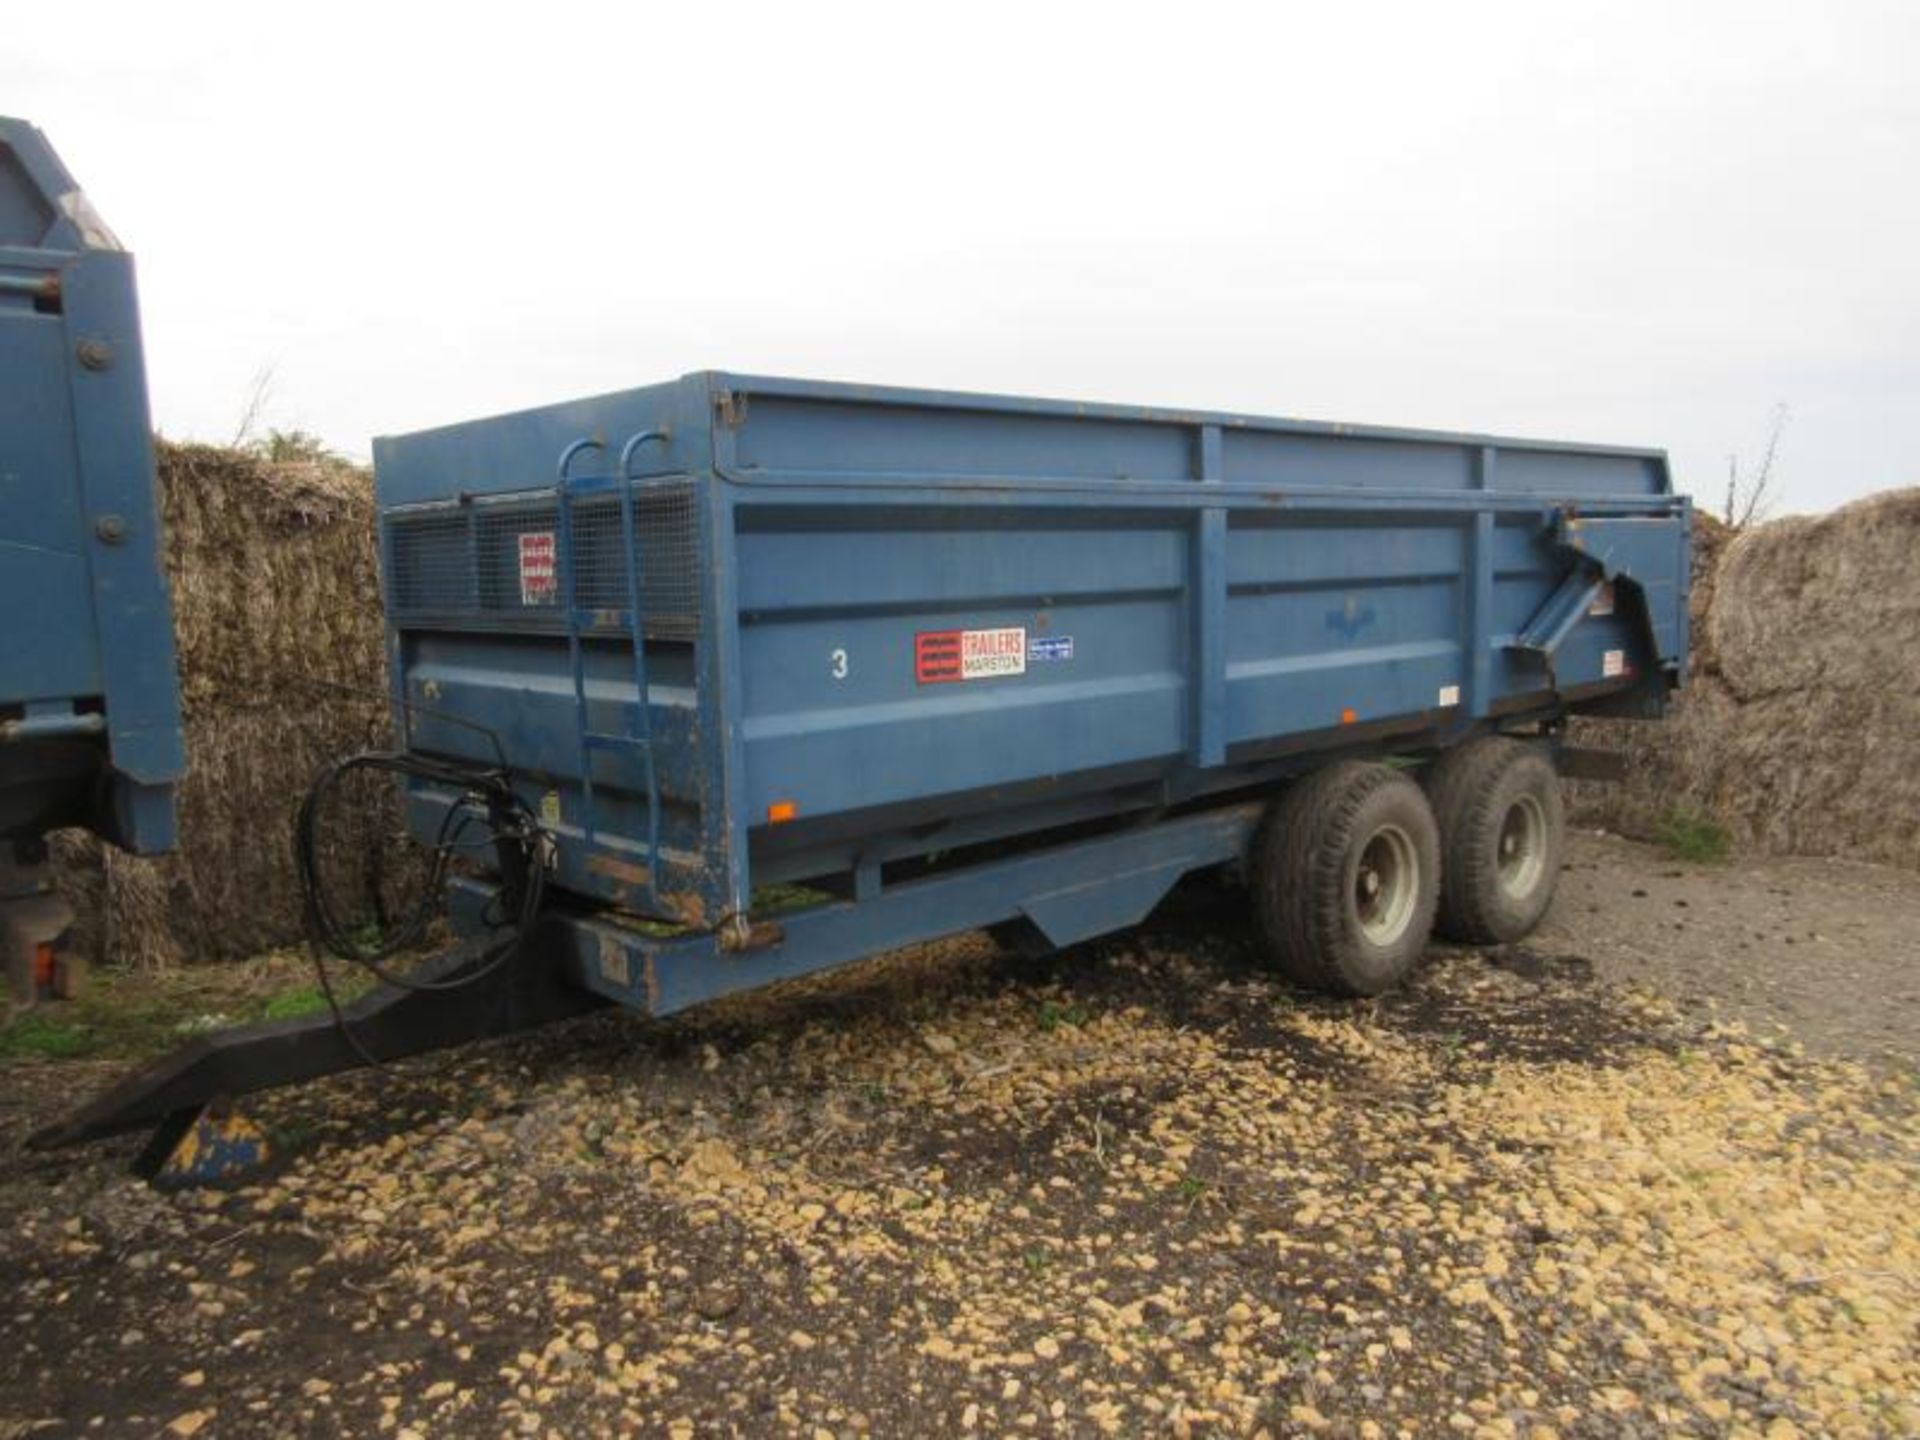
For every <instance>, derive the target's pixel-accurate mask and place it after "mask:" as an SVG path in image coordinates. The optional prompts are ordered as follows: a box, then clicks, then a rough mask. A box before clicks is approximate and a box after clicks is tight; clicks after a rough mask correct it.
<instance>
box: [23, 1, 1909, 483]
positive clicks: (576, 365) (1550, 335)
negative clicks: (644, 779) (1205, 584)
mask: <svg viewBox="0 0 1920 1440" xmlns="http://www.w3.org/2000/svg"><path fill="white" fill-rule="evenodd" d="M1916 75H1920V4H1912V3H1886V4H1875V3H1837V0H1830V3H1812V0H1799V3H1793V4H1776V3H1752V0H1748V3H1728V4H1719V3H1694V4H1666V3H1663V4H1646V5H1638V4H1621V3H1614V4H1547V3H1525V4H1474V3H1470V0H1452V3H1444V4H1439V3H1426V4H1418V5H1389V4H1346V5H1339V6H1334V5H1325V4H1314V5H1305V4H1302V5H1278V4H1275V5H1264V6H1249V7H1245V8H1238V7H1231V8H1230V7H1215V6H1211V5H1206V4H1199V3H1191V0H1180V3H1171V0H1169V3H1162V4H1158V5H1152V6H1128V5H1121V4H1102V5H1087V6H1066V5H1061V6H1054V5H1048V4H1045V3H1042V0H1027V3H1023V4H1017V5H1000V4H992V3H977V0H970V3H967V4H962V5H941V6H937V7H935V6H916V5H911V4H905V3H894V4H880V5H872V6H841V5H834V4H828V3H797V4H796V3H789V4H780V5H759V4H754V3H747V0H729V3H726V4H713V5H699V4H688V3H678V4H674V5H670V6H668V5H663V6H659V7H654V6H649V5H642V4H629V5H620V6H608V7H606V8H605V9H598V8H595V7H581V6H574V5H569V4H562V3H546V4H536V5H526V4H517V5H504V6H500V7H497V9H495V8H490V7H486V6H481V5H453V6H447V7H444V8H440V9H435V8H430V7H426V6H417V7H416V6H412V5H402V4H399V3H388V4H385V5H381V6H377V7H366V8H357V7H355V6H352V5H348V4H330V5H326V6H298V7H294V6H274V5H265V4H258V3H251V4H246V5H239V6H232V7H219V6H196V5H190V4H166V5H155V4H150V3H149V4H137V5H119V4H101V3H94V4H89V5H86V6H83V7H55V8H53V9H48V8H46V7H28V6H10V7H8V8H7V11H6V13H5V15H4V17H0V111H4V112H7V113H12V114H16V115H20V116H23V117H25V118H27V119H30V120H33V121H35V122H36V123H37V124H39V125H40V126H41V127H42V128H44V129H45V130H46V131H47V132H48V133H49V135H50V136H51V137H52V139H53V141H54V143H55V145H56V146H57V147H58V148H59V149H60V151H61V152H62V154H63V156H64V157H65V159H66V161H67V163H68V165H69V166H70V168H72V169H73V171H74V172H75V174H76V175H77V177H78V178H79V180H80V182H81V183H82V184H83V185H84V186H85V187H86V188H87V190H88V192H89V193H90V194H91V196H92V197H93V199H94V201H95V203H96V205H97V206H98V207H99V209H100V211H101V213H102V214H103V215H104V216H105V217H106V219H107V220H108V222H109V223H110V224H111V225H112V226H113V227H114V228H115V229H116V230H117V231H118V232H119V234H120V236H121V238H122V239H123V240H124V241H126V242H127V244H128V245H129V247H130V248H132V249H133V250H134V251H135V252H136V253H137V255H138V257H139V262H140V274H141V284H142V291H143V300H144V306H145V321H146V328H147V339H148V350H149V371H150V375H151V384H152V389H153V397H154V411H155V419H156V422H157V423H158V425H159V426H160V427H161V428H162V429H163V430H164V431H165V432H166V433H168V434H170V435H174V436H182V437H196V438H211V439H224V438H227V437H228V436H230V435H231V433H232V431H233V429H234V426H235V424H236V422H237V420H238V418H239V416H240V414H241V412H242V410H243V408H244V406H245V403H246V398H247V395H248V391H249V386H250V382H251V380H252V377H253V376H254V375H255V374H256V372H258V371H259V370H260V369H261V367H262V366H263V365H266V364H269V363H271V364H272V365H273V366H274V367H275V376H276V379H275V386H274V390H273V395H272V402H271V406H270V409H269V412H268V415H267V420H268V422H269V423H271V424H276V425H280V426H283V427H290V426H299V427H302V428H306V429H309V430H313V431H316V432H318V433H319V434H320V435H322V436H323V437H325V438H326V439H327V440H328V441H330V442H331V443H332V444H334V445H335V446H336V447H338V448H340V449H342V450H345V451H347V452H349V453H352V454H355V455H360V456H364V455H366V454H367V453H368V452H369V448H370V447H369V442H370V439H371V437H372V436H374V435H376V434H381V433H389V432H394V431H402V430H409V429H415V428H419V427H422V426H426V425H430V424H437V423H441V422H444V421H449V420H457V419H463V418H468V417H472V416H477V415H482V414H486V413H490V412H493V411H497V410H502V409H508V408H515V407H519V406H524V405H530V404H537V403H541V402H544V401H548V400H558V399H563V398H567V397H570V396H573V395H578V394H586V393H591V392H595V391H600V390H609V389H618V388H621V387H624V386H628V385H635V384H642V383H648V382H651V381H654V380H659V379H664V378H668V377H670V376H672V375H676V374H679V373H681V372H684V371H687V370H694V369H701V368H706V367H710V366H711V367H718V368H730V369H738V370H751V371H765V372H772V373H782V374H794V375H805V376H813V377H819V378H828V379H848V380H868V381H881V382H889V383H896V384H908V385H929V386H939V387H948V388H956V389H978V390H999V391H1012V392H1019V393H1032V394H1042V395H1054V396H1066V397H1073V398H1084V399H1100V400H1122V401H1141V402H1150V403H1164V404H1183V405H1195V406H1206V407H1211V408H1220V409H1239V410H1250V411H1255V412H1264V413H1270V414H1287V415H1302V416H1309V417H1314V418H1323V419H1345V420H1362V421H1376V422H1381V423H1386V424H1408V425H1426V426H1439V427H1445V428H1463V429H1475V430H1493V431H1507V432H1515V433H1520V434H1534V435H1543V436H1548V437H1555V438H1568V439H1589V440H1601V441H1619V442H1625V443H1636V444H1652V445H1663V446H1665V447H1667V448H1668V449H1669V450H1670V451H1671V452H1672V455H1673V458H1674V462H1675V467H1676V473H1677V475H1678V477H1679V479H1680V481H1681V483H1682V485H1683V486H1685V487H1686V488H1689V489H1691V490H1693V491H1694V492H1695V493H1696V494H1699V495H1701V496H1703V497H1705V498H1710V499H1715V500H1717V498H1718V496H1719V493H1720V491H1721V489H1722V488H1723V486H1724V483H1725V473H1726V465H1727V456H1728V454H1729V452H1733V451H1738V452H1740V454H1741V455H1742V456H1743V457H1744V458H1745V459H1746V460H1747V461H1748V462H1749V463H1752V462H1754V461H1756V460H1757V458H1758V454H1759V452H1760V450H1761V449H1762V448H1763V446H1764V443H1765V438H1766V432H1767V428H1768V417H1769V412H1770V411H1771V409H1772V407H1773V406H1774V405H1775V403H1776V402H1780V401H1784V402H1786V403H1787V404H1788V405H1789V406H1790V407H1791V411H1792V415H1791V420H1790V422H1789V424H1788V426H1787V429H1786V432H1785V436H1784V440H1783V444H1782V449H1781V456H1780V462H1779V470H1780V478H1781V480H1782V482H1783V484H1784V488H1785V505H1784V507H1783V508H1788V509H1799V510H1814V509H1824V508H1827V507H1829V506H1831V505H1834V504H1837V503H1840V502H1842V501H1844V500H1846V499H1849V498H1852V497H1854V496H1857V495H1861V494H1864V493H1866V492H1868V491H1871V490H1876V489H1883V488H1886V487H1889V486H1894V485H1911V484H1916V483H1920V183H1917V180H1916V177H1920V80H1916Z"/></svg>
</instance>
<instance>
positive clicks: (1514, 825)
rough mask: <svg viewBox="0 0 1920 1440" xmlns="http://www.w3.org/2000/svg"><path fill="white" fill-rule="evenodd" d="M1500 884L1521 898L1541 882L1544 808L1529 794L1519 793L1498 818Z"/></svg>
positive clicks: (1544, 848) (1544, 857)
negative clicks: (1519, 795)
mask: <svg viewBox="0 0 1920 1440" xmlns="http://www.w3.org/2000/svg"><path fill="white" fill-rule="evenodd" d="M1497 856H1498V860H1499V873H1500V888H1501V890H1502V891H1504V892H1505V893H1506V894H1507V895H1509V896H1510V897H1512V898H1513V899H1515V900H1524V899H1526V898H1527V897H1528V896H1529V895H1531V894H1533V892H1534V890H1535V889H1536V888H1537V887H1538V886H1539V884H1540V876H1541V874H1542V872H1543V871H1545V870H1546V868H1547V812H1546V811H1545V810H1544V809H1542V808H1541V805H1540V802H1539V800H1538V799H1536V798H1535V797H1534V796H1532V795H1522V796H1521V797H1520V798H1519V799H1518V800H1516V801H1514V802H1513V804H1511V805H1509V806H1508V807H1507V813H1506V814H1505V815H1504V816H1502V817H1501V819H1500V840H1499V849H1498V851H1497Z"/></svg>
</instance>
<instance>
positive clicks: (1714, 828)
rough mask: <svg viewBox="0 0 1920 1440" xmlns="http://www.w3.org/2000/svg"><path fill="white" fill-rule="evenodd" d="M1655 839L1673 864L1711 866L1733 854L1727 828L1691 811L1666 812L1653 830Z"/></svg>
mask: <svg viewBox="0 0 1920 1440" xmlns="http://www.w3.org/2000/svg"><path fill="white" fill-rule="evenodd" d="M1653 836H1654V839H1655V840H1657V841H1659V843H1660V847H1661V848H1662V849H1664V850H1665V851H1666V852H1667V853H1668V854H1669V855H1671V856H1673V858H1674V859H1676V860H1689V861H1692V862H1694V863H1696V864H1701V865H1712V864H1717V863H1718V862H1720V861H1722V860H1724V859H1726V858H1727V856H1728V855H1729V854H1730V853H1731V852H1732V850H1733V837H1732V836H1731V835H1729V834H1728V833H1727V827H1726V826H1724V825H1721V824H1718V823H1716V822H1715V821H1712V820H1709V819H1707V818H1706V816H1704V815H1700V814H1697V813H1695V812H1694V811H1692V810H1669V811H1668V812H1667V813H1666V814H1665V815H1664V816H1662V817H1661V818H1660V820H1659V821H1657V822H1656V823H1655V825H1654V827H1653Z"/></svg>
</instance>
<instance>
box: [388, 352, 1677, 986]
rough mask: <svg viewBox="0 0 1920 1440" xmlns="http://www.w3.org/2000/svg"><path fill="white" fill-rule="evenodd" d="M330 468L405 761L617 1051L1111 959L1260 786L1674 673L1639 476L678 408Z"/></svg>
mask: <svg viewBox="0 0 1920 1440" xmlns="http://www.w3.org/2000/svg"><path fill="white" fill-rule="evenodd" d="M375 463H376V470H377V475H378V487H379V497H380V503H381V511H382V518H381V525H382V540H383V546H384V559H385V567H386V585H387V606H388V614H389V618H390V621H391V626H392V637H393V659H394V665H393V674H394V680H395V685H396V687H397V690H396V703H397V706H398V708H399V711H400V713H402V714H405V715H407V716H408V717H409V741H408V743H409V746H410V747H411V748H412V749H414V750H417V751H422V752H428V753H432V754H435V755H445V756H457V757H463V758H466V759H468V760H473V761H476V762H481V761H486V760H488V759H489V758H490V757H491V756H493V755H494V754H496V753H497V754H498V755H499V756H500V757H502V758H503V759H504V763H505V765H506V766H507V767H508V768H509V769H510V770H511V771H512V773H513V775H514V777H515V783H516V785H518V786H519V787H520V789H521V791H522V793H523V795H524V798H525V799H526V801H527V803H528V804H530V805H532V806H534V807H536V808H537V809H538V811H539V813H540V814H541V815H542V816H543V818H544V820H545V823H546V826H547V828H548V830H549V831H550V832H551V835H552V837H553V841H554V846H553V853H552V857H551V860H552V863H551V873H550V876H549V880H548V883H549V885H550V886H551V887H554V888H557V889H559V890H561V891H564V892H565V893H566V895H567V896H568V897H570V899H571V900H572V901H573V902H575V906H574V908H573V909H571V910H568V911H566V912H565V913H566V914H568V915H569V917H570V921H569V924H568V926H567V927H564V928H565V930H566V935H567V942H566V947H565V948H566V950H567V953H568V955H569V957H570V958H569V960H568V962H567V963H568V964H569V965H571V966H572V967H573V968H574V969H575V970H576V971H577V972H578V978H579V980H580V982H581V983H582V984H584V985H586V986H588V987H590V988H593V989H595V990H597V991H599V992H601V993H603V994H605V995H607V996H609V997H611V998H613V999H616V1000H619V1001H621V1002H623V1003H627V1004H632V1005H637V1006H639V1007H641V1008H643V1009H646V1010H649V1011H653V1012H656V1013H658V1012H664V1011H670V1010H673V1009H677V1008H680V1007H682V1006H685V1005H688V1004H693V1003H696V1002H698V1001H700V1000H703V999H706V998H709V997H711V996H713V995H716V994H720V993H724V992H726V991H729V990H734V989H738V988H741V987H743V986H748V985H754V984H759V983H762V982H764V981H767V980H770V979H775V978H780V977H783V976H787V975H792V974H797V973H804V972H806V971H809V970H813V969H817V968H820V967H822V966H825V965H831V964H835V963H839V962H840V961H843V960H847V959H852V958H856V957H858V956H860V955H864V954H870V953H873V952H875V951H877V950H880V949H884V948H887V947H890V946H893V945H897V944H902V943H907V942H910V941H914V940H920V939H925V938H929V937H931V936H934V935H938V934H943V933H948V932H951V931H953V930H957V929H962V928H970V927H972V926H976V925H981V924H995V923H1001V922H1014V921H1018V922H1023V923H1026V924H1030V925H1032V926H1033V927H1036V928H1037V929H1038V930H1039V932H1040V933H1041V934H1042V935H1044V937H1045V938H1046V939H1047V940H1048V941H1050V942H1052V943H1054V944H1065V943H1068V942H1071V941H1075V940H1079V939H1083V938H1086V937H1088V936H1090V935H1094V934H1098V933H1100V932H1102V931H1105V930H1109V929H1113V928H1116V927H1119V926H1123V925H1127V924H1130V923H1133V922H1135V921H1137V920H1139V919H1140V918H1141V917H1142V916H1143V915H1144V914H1145V913H1146V912H1147V911H1148V910H1149V909H1151V908H1152V906H1153V904H1154V903H1155V902H1156V901H1157V900H1158V899H1159V898H1160V896H1161V895H1162V894H1163V893H1164V892H1165V890H1166V889H1167V888H1168V887H1169V886H1170V885H1171V884H1172V883H1173V881H1174V880H1175V879H1177V878H1178V876H1179V875H1180V874H1182V873H1184V872H1185V871H1187V870H1189V869H1193V868H1197V867H1199V866H1201V865H1206V864H1212V863H1217V862H1219V861H1223V860H1229V859H1235V858H1239V857H1241V856H1242V855H1243V854H1244V853H1245V851H1246V849H1247V845H1248V843H1249V840H1250V837H1251V835H1252V833H1253V831H1254V830H1255V828H1256V827H1257V825H1258V823H1259V820H1260V817H1261V815H1262V814H1263V813H1264V811H1265V809H1266V806H1267V801H1268V799H1269V798H1270V796H1271V795H1272V793H1273V792H1274V790H1275V787H1277V786H1278V785H1279V784H1280V783H1281V782H1283V781H1285V780H1286V779H1288V778H1290V777H1293V776H1298V775H1301V774H1304V773H1306V772H1308V771H1310V770H1314V769H1316V768H1318V767H1320V766H1322V765H1324V764H1325V763H1326V762H1327V761H1328V760H1329V759H1332V758H1335V757H1341V756H1356V755H1382V754H1397V755H1404V756H1411V757H1434V756H1438V755H1440V754H1441V753H1443V752H1446V751H1449V750H1452V749H1454V748H1456V747H1459V746H1460V745H1461V744H1462V743H1463V742H1465V741H1467V740H1470V739H1473V738H1475V737H1478V736H1483V735H1489V734H1493V733H1496V732H1501V731H1509V732H1516V731H1517V732H1526V733H1541V732H1543V731H1545V732H1551V730H1552V728H1553V727H1554V726H1555V725H1556V724H1557V723H1558V721H1559V720H1560V719H1561V718H1562V717H1564V716H1565V715H1566V714H1568V713H1569V712H1571V711H1576V710H1596V711H1605V712H1607V713H1614V714H1622V713H1637V714H1646V715H1652V714H1657V713H1658V712H1659V711H1660V709H1661V707H1662V705H1663V704H1664V701H1665V699H1666V697H1667V695H1668V693H1669V691H1670V690H1671V689H1672V688H1673V687H1674V686H1675V685H1676V684H1677V683H1678V681H1679V677H1680V675H1681V674H1682V673H1683V670H1684V667H1685V661H1686V644H1687V635H1686V624H1685V616H1686V587H1687V574H1688V543H1689V526H1688V516H1687V501H1686V500H1685V499H1684V498H1681V497H1676V496H1675V495H1674V494H1673V493H1672V487H1671V483H1670V479H1669V475H1668V470H1667V465H1666V461H1665V458H1664V456H1663V455H1662V454H1660V453H1658V452H1654V451H1646V450H1627V449H1616V448H1604V447H1596V446H1578V445H1556V444H1544V443H1539V442H1533V441H1516V440H1500V439H1493V438H1488V437H1480V436H1465V435H1451V434H1435V433H1426V432H1415V431H1404V430H1387V429H1373V428H1365V427H1357V426H1345V425H1325V424H1310V423H1302V422H1297V421H1283V420H1267V419H1259V418H1254V417H1248V416H1238V415H1216V414H1203V413H1189V412H1180V411H1170V410H1157V409H1140V408H1130V407H1119V406H1096V405H1080V404H1064V403H1056V402H1047V401H1036V400H1022V399H1007V398H997V397H988V396H974V395H955V394H941V393H928V392H916V391H905V390H889V389H881V388H873V387H862V386H845V385H830V384H818V383H811V382H801V381H791V380H772V379H763V378H752V377H744V376H734V375H726V374H715V373H705V374H696V375H690V376H687V377H685V378H683V379H681V380H678V381H675V382H672V383H669V384H665V385H659V386H654V387H650V388H646V389H640V390H633V391H628V392H624V393H621V394H615V395H608V396H604V397H600V398H597V399H592V400H584V401H579V402H575V403H572V404H566V405H558V406H553V407H550V408H546V409H540V410H533V411H528V412H525V413H521V414H515V415H508V416H503V417H499V418H497V419H491V420H483V421H477V422H473V423H471V424H465V425H456V426H451V427H448V428H445V429H441V430H433V431H428V432H425V433H422V434H417V435H410V436H405V437H401V438H397V439H385V440H381V441H379V442H377V443H376V447H375ZM496 747H497V749H496ZM459 803H460V801H459V797H458V795H457V794H456V793H455V792H454V791H453V790H452V789H450V788H448V787H446V786H444V785H435V784H431V783H426V784H417V785H415V787H414V791H413V795H412V811H413V815H414V822H415V827H416V831H417V833H418V834H419V835H421V837H422V838H431V837H432V836H433V835H434V834H436V833H438V831H439V830H440V827H441V825H442V824H443V822H444V820H445V818H446V813H447V811H448V809H449V807H452V806H456V805H458V804H459ZM1556 803H1557V802H1556ZM1547 820H1552V821H1554V823H1556V824H1557V810H1556V811H1555V812H1554V814H1553V815H1550V816H1543V817H1542V823H1545V821H1547ZM1556 868H1557V867H1556ZM1548 883H1549V885H1550V883H1551V882H1550V881H1549V882H1548ZM794 884H802V885H807V886H810V887H813V888H815V889H818V890H820V891H822V892H824V894H825V895H829V896H831V897H832V898H831V899H827V900H824V901H823V903H822V904H820V905H818V906H816V907H813V908H811V909H802V910H798V911H791V912H789V913H785V914H782V915H781V916H779V917H778V918H777V920H775V921H772V922H771V923H769V924H766V925H759V924H756V919H757V917H756V915H755V911H754V895H755V892H756V891H758V890H762V889H764V888H765V887H769V886H774V885H794ZM488 893H489V886H488V885H487V884H486V883H484V882H473V881H466V882H460V883H459V884H458V885H456V896H457V899H458V901H459V905H458V907H457V908H459V909H460V910H462V911H463V912H465V913H473V912H474V911H475V910H477V908H478V907H479V906H480V905H481V904H482V903H483V902H484V901H485V900H486V899H487V897H488ZM596 907H599V909H598V910H597V911H596ZM1442 908H1443V909H1444V906H1443V907H1442ZM623 915H639V916H644V917H649V918H653V919H660V920H671V921H674V922H677V923H679V924H680V925H683V926H685V927H687V930H688V932H689V933H686V934H682V935H678V936H673V937H668V938H662V937H659V936H657V935H646V934H637V933H636V932H635V931H634V930H633V929H632V928H631V927H630V926H627V925H625V924H623V923H621V920H620V919H619V917H620V916H623ZM1342 988H1354V987H1353V986H1351V985H1348V986H1343V987H1342Z"/></svg>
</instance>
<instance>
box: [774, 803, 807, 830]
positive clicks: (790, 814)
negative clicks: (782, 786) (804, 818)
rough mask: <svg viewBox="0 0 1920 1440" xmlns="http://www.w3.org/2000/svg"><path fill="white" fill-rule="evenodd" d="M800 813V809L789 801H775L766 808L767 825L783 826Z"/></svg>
mask: <svg viewBox="0 0 1920 1440" xmlns="http://www.w3.org/2000/svg"><path fill="white" fill-rule="evenodd" d="M799 813H800V807H799V806H798V805H796V804H794V803H793V801H791V800H776V801H774V802H773V803H772V804H771V805H769V806H767V823H768V824H769V825H784V824H786V823H787V821H789V820H791V819H793V818H794V817H795V816H796V815H798V814H799Z"/></svg>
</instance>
